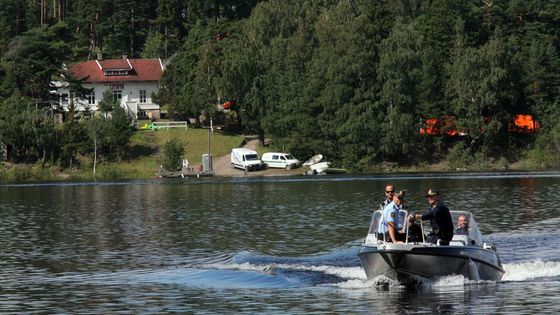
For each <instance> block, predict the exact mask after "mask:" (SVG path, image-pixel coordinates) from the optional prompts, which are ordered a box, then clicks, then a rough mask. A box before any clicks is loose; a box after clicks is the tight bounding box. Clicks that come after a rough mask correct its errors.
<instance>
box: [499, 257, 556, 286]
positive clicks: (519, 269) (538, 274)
mask: <svg viewBox="0 0 560 315" xmlns="http://www.w3.org/2000/svg"><path fill="white" fill-rule="evenodd" d="M504 269H505V270H506V273H505V274H504V277H503V278H502V281H524V280H531V279H535V278H544V277H556V276H560V262H555V261H547V262H543V261H541V260H540V259H539V260H536V261H531V262H524V263H519V264H504Z"/></svg>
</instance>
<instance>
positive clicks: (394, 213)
mask: <svg viewBox="0 0 560 315" xmlns="http://www.w3.org/2000/svg"><path fill="white" fill-rule="evenodd" d="M404 194H405V193H404V191H399V193H398V194H397V195H395V196H394V197H393V199H392V200H393V201H392V202H390V203H389V204H387V205H386V206H385V208H383V214H382V217H381V220H380V221H379V227H378V229H377V231H378V232H379V234H378V235H377V237H378V238H379V239H380V240H385V241H387V242H393V243H402V242H403V241H404V235H402V234H400V233H399V232H398V225H399V210H401V209H402V204H403V199H404Z"/></svg>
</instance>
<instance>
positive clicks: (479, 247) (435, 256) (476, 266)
mask: <svg viewBox="0 0 560 315" xmlns="http://www.w3.org/2000/svg"><path fill="white" fill-rule="evenodd" d="M459 215H465V216H466V217H467V219H468V222H469V230H468V235H454V236H453V239H452V240H451V242H449V245H441V244H439V241H438V243H437V244H432V243H429V242H427V241H426V235H427V233H429V232H431V229H430V228H429V227H424V225H423V224H422V221H420V223H419V224H420V228H421V231H422V233H421V235H420V236H419V237H417V238H416V239H415V240H414V241H413V240H412V237H411V236H412V235H411V233H412V231H411V229H409V227H410V224H409V223H408V220H407V218H408V213H407V211H405V210H400V211H399V220H398V229H399V231H398V232H399V233H403V234H404V236H405V240H406V241H405V242H404V243H392V242H389V241H387V240H385V239H384V236H383V237H380V235H382V234H378V228H379V221H380V220H382V212H381V211H379V210H378V211H376V212H375V213H374V215H373V216H372V220H371V224H370V227H369V230H368V235H367V237H366V239H365V240H364V242H363V244H362V246H361V247H360V251H359V253H358V256H359V258H360V262H361V264H362V266H363V268H364V271H365V273H366V276H367V278H368V279H374V278H376V277H379V276H385V277H387V278H389V279H393V280H397V281H399V282H401V283H405V284H406V283H415V282H418V281H419V280H422V279H434V278H437V277H442V276H449V275H462V276H464V277H466V278H468V279H471V280H493V281H497V280H500V279H501V278H502V276H503V274H504V272H505V271H504V268H503V267H502V263H501V261H500V258H499V256H498V252H497V250H496V247H495V246H493V245H489V244H486V243H483V242H482V235H481V233H480V230H479V229H478V225H477V224H476V221H475V220H474V216H473V214H472V213H470V212H467V211H451V216H452V218H453V222H456V219H457V217H458V216H459ZM416 224H418V223H416Z"/></svg>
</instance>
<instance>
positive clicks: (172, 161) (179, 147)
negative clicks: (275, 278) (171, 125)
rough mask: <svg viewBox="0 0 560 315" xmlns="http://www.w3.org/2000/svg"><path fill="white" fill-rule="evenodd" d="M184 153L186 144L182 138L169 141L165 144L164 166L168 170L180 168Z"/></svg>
mask: <svg viewBox="0 0 560 315" xmlns="http://www.w3.org/2000/svg"><path fill="white" fill-rule="evenodd" d="M184 155H185V146H184V144H183V143H182V142H181V141H180V140H178V139H171V140H169V141H167V142H166V143H165V144H164V146H163V162H162V166H163V168H164V169H166V170H168V171H177V170H180V169H181V165H182V161H183V156H184Z"/></svg>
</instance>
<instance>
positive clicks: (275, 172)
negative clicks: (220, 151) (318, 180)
mask: <svg viewBox="0 0 560 315" xmlns="http://www.w3.org/2000/svg"><path fill="white" fill-rule="evenodd" d="M258 145H259V140H250V141H248V142H247V143H246V144H245V145H244V146H243V148H246V149H251V150H257V147H258ZM230 161H231V157H230V154H226V155H224V156H220V157H217V158H213V160H212V167H213V168H214V174H215V175H216V176H286V175H301V174H303V169H302V168H301V167H299V168H296V169H293V170H285V169H278V168H272V169H266V170H262V171H254V172H247V173H245V171H243V170H240V169H237V168H232V167H231V166H230Z"/></svg>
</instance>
